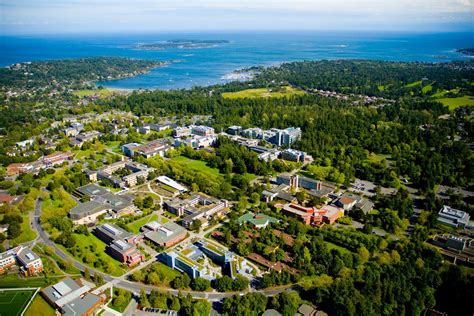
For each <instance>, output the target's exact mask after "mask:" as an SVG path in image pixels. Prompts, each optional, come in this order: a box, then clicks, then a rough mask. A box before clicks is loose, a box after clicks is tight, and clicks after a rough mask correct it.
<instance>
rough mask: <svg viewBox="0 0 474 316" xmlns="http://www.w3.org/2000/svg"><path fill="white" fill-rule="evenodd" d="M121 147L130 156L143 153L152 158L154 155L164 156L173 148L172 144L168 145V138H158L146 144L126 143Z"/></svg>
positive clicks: (142, 154)
mask: <svg viewBox="0 0 474 316" xmlns="http://www.w3.org/2000/svg"><path fill="white" fill-rule="evenodd" d="M121 149H122V152H123V153H124V154H126V155H127V156H129V157H133V156H135V155H141V156H143V157H145V158H150V157H154V156H161V157H164V155H165V153H166V152H167V151H168V150H170V149H171V146H170V145H168V143H167V142H166V140H163V139H157V140H153V141H151V142H149V143H146V144H144V145H139V144H137V143H131V144H126V145H123V146H121Z"/></svg>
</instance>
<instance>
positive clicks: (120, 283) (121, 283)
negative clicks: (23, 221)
mask: <svg viewBox="0 0 474 316" xmlns="http://www.w3.org/2000/svg"><path fill="white" fill-rule="evenodd" d="M40 216H41V200H40V199H37V200H36V204H35V212H34V220H33V223H32V224H33V227H34V229H35V230H36V231H37V232H38V234H39V236H38V238H37V239H36V240H35V242H39V241H42V242H43V243H45V244H47V245H48V246H51V247H52V248H53V249H54V252H55V253H56V254H57V255H58V256H59V257H61V259H63V260H65V261H68V260H71V261H72V262H73V264H74V267H76V268H77V269H79V270H80V271H82V272H84V271H85V270H86V269H88V270H89V272H90V273H91V274H97V275H100V276H102V278H103V279H104V281H105V282H107V283H109V282H112V283H113V285H114V286H115V287H117V288H121V289H124V290H127V291H130V292H134V293H137V294H139V293H140V291H141V290H142V289H143V290H145V291H146V292H147V293H150V292H151V291H152V290H158V291H161V292H168V293H170V294H172V295H178V293H182V294H183V295H187V294H191V296H192V297H193V298H196V299H207V300H209V301H219V300H222V299H224V298H226V297H231V296H233V295H236V294H241V293H242V292H226V293H218V292H195V291H183V290H175V289H170V288H166V287H157V286H153V285H146V284H142V283H137V282H131V281H128V280H125V279H124V277H125V275H123V276H122V277H113V276H111V275H108V274H105V273H103V272H100V271H98V270H96V269H93V268H91V267H87V266H85V265H84V264H83V263H81V262H79V261H77V260H76V259H75V258H73V257H72V256H70V255H69V254H67V253H65V252H64V251H63V250H62V249H61V248H59V247H58V246H57V245H56V244H55V243H54V242H53V241H52V240H51V239H50V238H49V235H48V234H47V233H46V232H45V231H44V230H43V228H42V227H41V225H40ZM140 267H142V265H141V266H140ZM297 289H298V287H297V286H295V285H288V286H286V287H281V288H278V289H268V290H262V291H259V292H260V293H262V294H264V295H266V296H273V295H276V294H278V293H281V292H285V291H291V290H297Z"/></svg>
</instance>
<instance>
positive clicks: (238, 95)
mask: <svg viewBox="0 0 474 316" xmlns="http://www.w3.org/2000/svg"><path fill="white" fill-rule="evenodd" d="M304 94H306V92H305V91H303V90H300V89H296V88H293V87H290V86H286V87H283V88H282V90H281V91H270V90H269V89H267V88H260V89H247V90H242V91H237V92H225V93H223V94H222V97H223V98H224V99H243V98H251V99H254V98H283V97H290V96H293V95H304Z"/></svg>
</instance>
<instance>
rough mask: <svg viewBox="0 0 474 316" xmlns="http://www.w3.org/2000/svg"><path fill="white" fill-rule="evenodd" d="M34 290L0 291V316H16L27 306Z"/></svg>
mask: <svg viewBox="0 0 474 316" xmlns="http://www.w3.org/2000/svg"><path fill="white" fill-rule="evenodd" d="M35 292H36V290H35V289H31V290H10V289H0V316H17V315H21V312H22V311H23V310H24V309H25V307H26V306H27V305H28V302H29V301H30V299H31V298H32V296H33V295H34V294H35Z"/></svg>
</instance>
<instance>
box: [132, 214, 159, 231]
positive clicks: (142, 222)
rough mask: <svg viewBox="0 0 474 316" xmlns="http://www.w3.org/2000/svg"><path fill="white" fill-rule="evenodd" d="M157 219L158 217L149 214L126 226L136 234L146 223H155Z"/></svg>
mask: <svg viewBox="0 0 474 316" xmlns="http://www.w3.org/2000/svg"><path fill="white" fill-rule="evenodd" d="M157 219H158V215H156V214H151V215H148V216H145V217H143V218H140V219H138V220H136V221H134V222H131V223H130V224H128V225H127V227H128V228H130V230H131V231H132V232H134V233H135V234H138V233H139V232H140V227H142V226H143V225H145V224H146V223H148V222H152V221H156V220H157Z"/></svg>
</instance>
